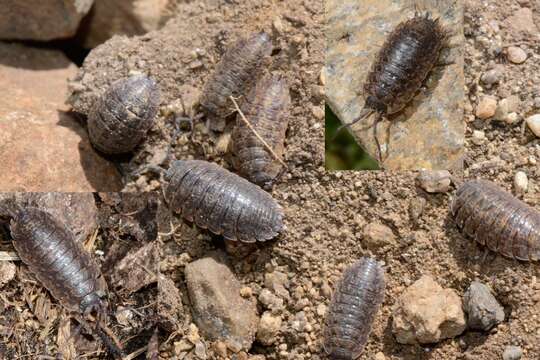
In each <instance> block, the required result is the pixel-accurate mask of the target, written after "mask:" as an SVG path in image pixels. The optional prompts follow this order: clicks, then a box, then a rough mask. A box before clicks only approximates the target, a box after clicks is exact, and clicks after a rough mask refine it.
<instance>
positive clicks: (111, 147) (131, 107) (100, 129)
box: [88, 75, 160, 154]
mask: <svg viewBox="0 0 540 360" xmlns="http://www.w3.org/2000/svg"><path fill="white" fill-rule="evenodd" d="M159 101H160V92H159V88H158V87H157V84H156V83H155V81H154V80H152V79H151V78H149V77H147V76H145V75H134V76H130V77H128V78H124V79H120V80H118V81H115V82H114V83H112V84H111V86H110V87H109V89H107V91H105V93H104V94H103V95H102V96H101V97H100V98H99V99H98V100H97V102H96V104H94V106H93V107H92V109H91V110H90V114H89V115H88V134H89V136H90V141H91V142H92V145H94V147H95V148H96V149H98V150H99V151H101V152H104V153H106V154H124V153H128V152H130V151H132V150H133V149H134V148H135V147H136V146H137V145H138V144H139V143H140V142H141V141H142V139H143V138H144V136H145V135H146V133H147V132H148V130H149V129H150V128H151V127H152V124H153V120H154V118H155V116H156V114H157V112H158V107H159Z"/></svg>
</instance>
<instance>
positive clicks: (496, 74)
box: [480, 69, 502, 85]
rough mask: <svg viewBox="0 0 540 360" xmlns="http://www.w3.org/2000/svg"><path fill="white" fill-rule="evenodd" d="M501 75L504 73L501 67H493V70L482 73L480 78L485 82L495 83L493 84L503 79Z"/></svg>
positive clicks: (488, 83)
mask: <svg viewBox="0 0 540 360" xmlns="http://www.w3.org/2000/svg"><path fill="white" fill-rule="evenodd" d="M501 77H502V73H501V71H500V70H499V69H491V70H488V71H486V72H485V73H484V74H483V75H482V77H481V78H480V80H482V82H483V83H484V84H487V85H493V84H496V83H498V82H499V81H500V80H501Z"/></svg>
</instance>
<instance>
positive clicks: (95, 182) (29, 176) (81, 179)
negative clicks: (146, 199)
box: [0, 44, 121, 192]
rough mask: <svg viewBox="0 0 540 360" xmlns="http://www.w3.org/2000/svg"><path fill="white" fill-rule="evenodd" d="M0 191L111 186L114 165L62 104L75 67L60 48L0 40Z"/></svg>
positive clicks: (115, 184)
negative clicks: (33, 46)
mask: <svg viewBox="0 0 540 360" xmlns="http://www.w3.org/2000/svg"><path fill="white" fill-rule="evenodd" d="M0 58H1V59H2V63H1V64H0V83H2V84H3V86H2V87H1V88H0V157H1V158H2V163H3V167H2V168H1V169H0V170H1V171H0V190H2V191H81V192H83V191H95V190H101V191H115V190H119V189H120V188H121V180H120V177H119V175H118V173H117V170H116V168H115V167H114V166H113V165H112V164H111V163H109V162H108V161H106V160H105V159H103V158H102V157H101V156H99V155H98V154H97V153H96V152H95V151H94V150H93V149H92V147H91V146H90V143H89V141H88V139H87V135H86V130H85V129H83V128H82V127H81V125H80V124H79V123H78V122H77V121H76V119H75V118H74V117H73V116H72V115H71V114H69V113H68V112H67V111H68V108H67V107H66V106H65V105H64V99H65V94H66V91H67V82H66V80H67V78H69V77H72V76H74V75H75V73H76V70H77V69H76V67H75V65H74V64H72V63H71V62H70V61H69V60H68V59H67V58H66V57H65V56H64V55H63V54H62V53H61V52H59V51H54V50H46V49H37V48H31V47H27V46H23V45H18V44H0Z"/></svg>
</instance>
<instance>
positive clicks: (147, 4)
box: [83, 0, 173, 48]
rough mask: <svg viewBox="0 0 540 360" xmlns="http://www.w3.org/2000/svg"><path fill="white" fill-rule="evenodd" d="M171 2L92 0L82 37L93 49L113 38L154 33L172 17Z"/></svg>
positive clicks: (84, 44)
mask: <svg viewBox="0 0 540 360" xmlns="http://www.w3.org/2000/svg"><path fill="white" fill-rule="evenodd" d="M172 3H173V1H171V0H115V1H110V0H95V4H94V7H93V8H92V11H91V12H90V15H89V19H88V23H87V24H85V26H86V28H85V31H84V35H83V46H85V47H87V48H93V47H96V46H97V45H99V44H101V43H103V42H105V41H107V40H108V39H109V38H111V37H112V36H113V35H127V36H133V35H141V34H144V33H147V32H148V31H152V30H156V29H158V28H159V27H160V26H161V25H163V24H164V23H165V21H166V20H167V19H168V18H169V16H170V15H171V14H172V11H171V7H172V6H173V5H172Z"/></svg>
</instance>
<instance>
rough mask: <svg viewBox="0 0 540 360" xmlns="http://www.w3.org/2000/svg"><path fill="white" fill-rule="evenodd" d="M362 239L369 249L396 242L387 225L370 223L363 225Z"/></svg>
mask: <svg viewBox="0 0 540 360" xmlns="http://www.w3.org/2000/svg"><path fill="white" fill-rule="evenodd" d="M363 235H364V236H363V241H364V242H365V244H366V246H367V247H368V248H369V249H376V248H380V247H383V246H385V245H391V244H394V243H395V242H396V236H395V235H394V233H393V232H392V229H390V228H389V227H388V226H386V225H383V224H379V223H370V224H367V225H366V226H365V227H364V231H363Z"/></svg>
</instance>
